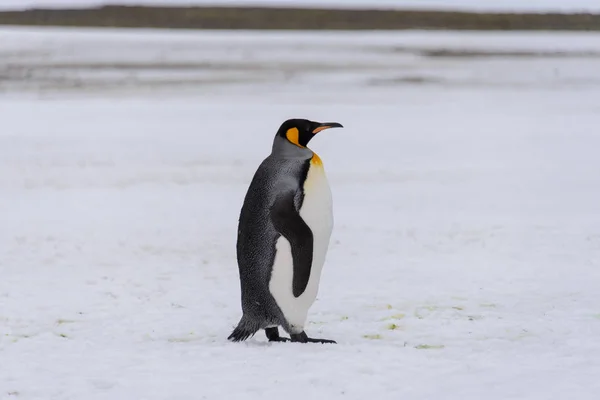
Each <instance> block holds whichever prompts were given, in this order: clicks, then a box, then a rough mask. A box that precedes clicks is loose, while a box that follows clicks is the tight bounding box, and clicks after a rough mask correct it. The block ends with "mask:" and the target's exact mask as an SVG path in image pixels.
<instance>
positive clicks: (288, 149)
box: [271, 136, 314, 160]
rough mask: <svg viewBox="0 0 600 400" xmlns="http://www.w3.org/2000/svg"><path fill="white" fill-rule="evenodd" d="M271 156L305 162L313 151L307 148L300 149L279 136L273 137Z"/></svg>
mask: <svg viewBox="0 0 600 400" xmlns="http://www.w3.org/2000/svg"><path fill="white" fill-rule="evenodd" d="M271 154H272V155H274V156H275V157H279V158H289V159H301V160H307V159H309V158H311V157H312V156H313V154H314V153H313V151H312V150H311V149H309V148H308V147H300V146H296V145H295V144H293V143H291V142H290V141H289V140H287V139H285V138H282V137H281V136H275V139H274V140H273V149H272V151H271Z"/></svg>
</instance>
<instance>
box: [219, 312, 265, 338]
mask: <svg viewBox="0 0 600 400" xmlns="http://www.w3.org/2000/svg"><path fill="white" fill-rule="evenodd" d="M259 329H260V324H259V323H258V322H256V321H254V320H252V319H250V318H248V317H247V316H246V315H243V316H242V319H241V320H240V322H239V323H238V325H237V326H236V327H235V329H234V330H233V332H231V335H229V337H228V338H227V340H231V341H232V342H242V341H244V340H246V339H248V338H249V337H251V336H254V334H255V333H256V332H258V330H259Z"/></svg>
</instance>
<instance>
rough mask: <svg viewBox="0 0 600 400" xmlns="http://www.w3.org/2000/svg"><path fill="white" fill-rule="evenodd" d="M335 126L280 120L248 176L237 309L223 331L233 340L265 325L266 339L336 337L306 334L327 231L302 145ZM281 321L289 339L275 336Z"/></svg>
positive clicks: (329, 225)
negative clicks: (239, 307) (233, 321)
mask: <svg viewBox="0 0 600 400" xmlns="http://www.w3.org/2000/svg"><path fill="white" fill-rule="evenodd" d="M336 127H339V128H341V127H342V125H341V124H339V123H337V122H327V123H319V122H314V121H309V120H306V119H289V120H287V121H285V122H284V123H283V124H282V125H281V126H280V128H279V130H278V131H277V134H276V135H275V138H274V140H273V146H272V150H271V154H270V155H269V156H268V157H267V158H265V159H264V160H263V162H262V163H261V164H260V166H259V167H258V170H257V171H256V173H255V174H254V177H253V178H252V181H251V183H250V186H249V188H248V192H247V193H246V196H245V198H244V203H243V205H242V209H241V212H240V217H239V225H238V234H237V235H238V236H237V246H236V247H237V261H238V269H239V275H240V286H241V302H242V313H243V315H242V318H241V320H240V321H239V323H238V325H237V327H236V328H235V329H234V330H233V332H232V333H231V335H229V337H228V339H229V340H231V341H234V342H238V341H243V340H246V339H248V338H249V337H251V336H253V335H254V334H255V333H256V332H258V331H259V330H260V329H264V330H265V334H266V336H267V339H268V340H269V341H270V342H287V341H292V342H300V343H309V342H312V343H336V342H335V341H333V340H327V339H315V338H310V337H308V335H307V334H306V332H305V331H304V325H305V323H306V318H307V315H308V309H309V308H310V307H311V306H312V304H313V302H314V301H315V299H316V297H317V291H318V288H319V280H320V278H321V270H322V268H323V264H324V262H325V255H326V254H327V249H328V246H329V239H330V237H331V232H332V229H333V209H332V197H331V190H330V187H329V183H328V181H327V177H326V176H325V170H324V169H323V163H322V161H321V159H320V158H319V156H318V155H317V154H316V153H314V152H313V151H312V150H311V149H309V148H308V147H307V145H308V142H309V141H310V140H311V139H312V138H313V137H314V136H315V135H316V134H317V133H319V132H321V131H323V130H325V129H329V128H336ZM280 326H281V327H282V328H283V330H285V331H286V332H287V333H288V334H289V335H290V338H286V337H281V336H279V329H278V327H280Z"/></svg>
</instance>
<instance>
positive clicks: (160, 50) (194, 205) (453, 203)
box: [0, 29, 600, 400]
mask: <svg viewBox="0 0 600 400" xmlns="http://www.w3.org/2000/svg"><path fill="white" fill-rule="evenodd" d="M0 37H1V38H2V40H0V116H1V120H0V121H1V127H2V129H0V398H1V399H2V400H4V399H20V400H21V399H22V400H32V399H36V400H37V399H44V400H47V399H56V400H63V399H86V400H94V399H111V400H113V399H118V400H121V399H124V400H125V399H126V400H129V399H149V400H154V399H156V400H159V399H160V400H164V399H178V400H183V399H190V400H191V399H222V398H226V399H254V398H262V399H269V398H275V397H278V398H287V399H292V400H293V399H304V398H318V399H341V398H345V399H365V398H380V399H460V400H464V399H473V400H475V399H477V400H480V399H486V400H506V399H527V400H554V399H556V400H559V399H560V400H562V399H566V398H573V399H578V400H595V399H597V395H598V393H599V391H600V380H598V376H600V361H599V360H600V341H599V340H598V337H600V291H599V290H598V288H599V287H600V265H599V264H600V262H599V260H600V258H599V257H600V173H599V172H600V157H598V149H599V148H600V136H599V134H598V126H599V124H600V106H599V104H600V101H599V100H600V56H599V54H600V40H599V39H600V35H598V34H584V33H577V34H574V33H563V34H558V33H556V34H549V33H528V34H526V33H516V32H513V33H451V32H416V31H415V32H397V33H385V34H384V33H329V34H325V33H313V34H305V33H299V32H297V33H286V34H283V33H278V32H271V33H257V32H254V33H252V34H250V33H244V32H240V33H232V32H176V33H169V32H165V31H150V30H145V31H118V30H115V31H112V32H111V31H108V30H98V31H96V30H76V29H73V30H68V29H2V30H0ZM436 49H438V50H439V49H455V50H463V51H467V50H468V51H472V50H478V51H483V50H485V51H491V52H497V53H502V52H505V54H504V55H503V56H502V55H499V56H496V57H490V56H485V57H470V56H464V53H463V56H461V57H432V56H428V55H427V50H436ZM516 51H521V52H522V53H521V54H512V55H511V53H514V52H516ZM528 52H531V53H528ZM536 52H538V53H536ZM539 52H542V53H539ZM544 52H545V53H544ZM552 52H555V53H552ZM289 117H307V118H311V119H314V120H320V121H338V122H341V123H342V124H343V125H344V129H335V130H333V129H332V130H330V131H326V132H323V134H322V135H320V136H319V137H318V138H317V139H315V140H314V143H313V144H312V147H313V148H314V149H315V151H317V152H318V153H319V155H320V156H321V158H322V159H323V162H324V165H325V168H326V171H327V175H328V179H329V182H330V185H331V188H332V192H333V201H334V217H335V226H334V230H333V234H332V239H331V247H330V251H329V254H328V256H327V261H326V264H325V267H324V269H323V276H322V281H321V285H320V291H319V297H318V299H317V302H316V303H315V305H314V306H313V308H312V309H311V310H310V312H309V317H308V319H309V323H308V329H307V332H308V334H309V335H311V336H315V337H323V338H328V339H334V340H337V342H338V344H337V345H302V344H291V343H281V344H279V343H277V344H269V343H267V342H266V340H265V338H264V334H263V333H259V334H258V335H257V336H255V337H254V338H252V339H250V340H249V341H248V342H246V343H241V344H234V343H230V342H227V341H226V337H227V336H228V335H229V333H230V332H231V330H232V328H233V327H234V326H235V324H236V323H237V321H238V319H239V317H240V315H241V314H240V312H241V310H240V304H239V283H238V274H237V266H236V259H235V235H236V228H237V218H238V213H239V208H240V206H241V202H242V200H243V196H244V194H245V191H246V188H247V185H248V184H249V181H250V179H251V177H252V175H253V173H254V171H255V169H256V167H257V166H258V164H259V163H260V161H261V160H262V159H263V158H264V157H265V156H266V155H267V154H268V152H269V151H270V146H271V141H272V138H273V135H274V134H275V131H276V129H277V128H278V126H279V124H280V123H281V122H282V121H283V120H284V119H286V118H289Z"/></svg>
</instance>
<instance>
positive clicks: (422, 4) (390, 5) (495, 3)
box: [0, 0, 600, 12]
mask: <svg viewBox="0 0 600 400" xmlns="http://www.w3.org/2000/svg"><path fill="white" fill-rule="evenodd" d="M106 4H129V5H158V6H178V5H182V6H194V5H237V6H240V5H241V6H256V5H259V6H277V7H281V6H283V7H297V6H300V7H334V8H380V9H419V10H430V9H434V10H467V11H481V12H485V11H502V12H506V11H508V12H511V11H512V12H548V11H553V12H598V11H600V2H599V1H598V0H483V1H482V0H173V1H171V0H0V8H5V9H25V8H28V7H47V8H48V7H49V8H61V7H90V6H94V7H95V6H101V5H106Z"/></svg>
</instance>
